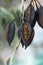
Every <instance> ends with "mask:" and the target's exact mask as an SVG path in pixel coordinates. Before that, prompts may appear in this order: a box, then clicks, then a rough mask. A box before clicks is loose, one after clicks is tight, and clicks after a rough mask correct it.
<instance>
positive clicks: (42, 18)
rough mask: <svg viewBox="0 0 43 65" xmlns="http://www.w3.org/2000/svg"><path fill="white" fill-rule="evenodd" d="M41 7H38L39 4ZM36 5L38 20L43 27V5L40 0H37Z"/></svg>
mask: <svg viewBox="0 0 43 65" xmlns="http://www.w3.org/2000/svg"><path fill="white" fill-rule="evenodd" d="M37 3H38V4H39V6H40V7H38V4H37ZM36 5H37V16H36V17H37V22H38V24H39V26H40V27H42V28H43V6H42V5H41V4H40V2H39V1H37V0H36Z"/></svg>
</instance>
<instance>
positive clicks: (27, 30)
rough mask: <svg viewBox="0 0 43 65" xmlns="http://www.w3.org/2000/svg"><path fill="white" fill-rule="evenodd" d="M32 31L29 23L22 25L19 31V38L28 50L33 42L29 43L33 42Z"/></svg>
mask: <svg viewBox="0 0 43 65" xmlns="http://www.w3.org/2000/svg"><path fill="white" fill-rule="evenodd" d="M32 31H33V30H32V28H31V27H30V25H29V24H28V23H27V22H24V23H22V25H21V26H20V28H19V30H18V36H19V38H21V44H22V47H23V46H24V45H25V47H26V48H27V47H28V46H29V45H30V44H31V42H29V41H32V40H31V39H30V36H31V35H32ZM31 38H32V37H31ZM32 39H33V38H32ZM27 42H28V43H27ZM27 45H28V46H27Z"/></svg>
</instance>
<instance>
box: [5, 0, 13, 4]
mask: <svg viewBox="0 0 43 65" xmlns="http://www.w3.org/2000/svg"><path fill="white" fill-rule="evenodd" d="M4 1H5V3H7V4H9V3H10V2H11V1H12V0H4Z"/></svg>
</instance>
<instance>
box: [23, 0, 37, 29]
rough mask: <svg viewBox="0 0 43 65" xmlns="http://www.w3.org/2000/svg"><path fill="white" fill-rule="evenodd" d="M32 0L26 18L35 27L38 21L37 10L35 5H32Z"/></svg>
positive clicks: (25, 13)
mask: <svg viewBox="0 0 43 65" xmlns="http://www.w3.org/2000/svg"><path fill="white" fill-rule="evenodd" d="M32 2H33V1H32ZM32 2H30V4H29V6H28V7H27V8H26V10H25V12H24V18H26V20H27V22H29V24H30V26H31V27H32V28H33V27H34V26H35V23H36V11H35V9H34V5H33V6H32V4H31V3H32Z"/></svg>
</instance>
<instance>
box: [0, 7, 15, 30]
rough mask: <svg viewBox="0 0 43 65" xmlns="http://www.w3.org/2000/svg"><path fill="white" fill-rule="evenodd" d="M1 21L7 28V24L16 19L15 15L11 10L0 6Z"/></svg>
mask: <svg viewBox="0 0 43 65" xmlns="http://www.w3.org/2000/svg"><path fill="white" fill-rule="evenodd" d="M0 18H1V19H0V21H1V25H2V27H3V29H5V28H6V26H7V25H8V24H9V23H10V22H11V21H12V20H13V19H14V16H13V14H12V13H11V12H9V11H8V10H7V9H5V8H2V7H1V8H0Z"/></svg>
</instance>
